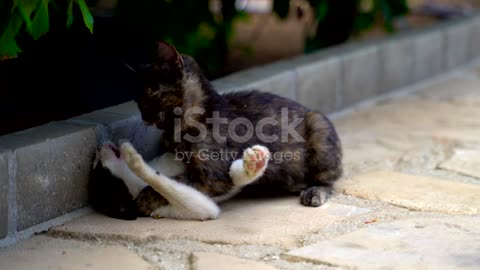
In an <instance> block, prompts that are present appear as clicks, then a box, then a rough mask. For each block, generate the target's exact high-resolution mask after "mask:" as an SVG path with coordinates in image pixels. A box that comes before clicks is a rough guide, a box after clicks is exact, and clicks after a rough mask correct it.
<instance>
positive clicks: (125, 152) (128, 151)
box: [120, 142, 144, 170]
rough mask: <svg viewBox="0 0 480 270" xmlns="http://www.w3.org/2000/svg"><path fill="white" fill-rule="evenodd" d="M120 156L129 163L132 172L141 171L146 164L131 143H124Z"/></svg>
mask: <svg viewBox="0 0 480 270" xmlns="http://www.w3.org/2000/svg"><path fill="white" fill-rule="evenodd" d="M120 156H121V157H122V158H123V159H124V160H125V162H127V164H128V166H129V167H130V169H132V170H139V169H141V168H142V166H143V164H144V161H143V158H142V156H141V155H140V154H139V153H138V152H137V150H135V148H134V147H133V145H132V144H131V143H129V142H124V143H122V145H121V146H120Z"/></svg>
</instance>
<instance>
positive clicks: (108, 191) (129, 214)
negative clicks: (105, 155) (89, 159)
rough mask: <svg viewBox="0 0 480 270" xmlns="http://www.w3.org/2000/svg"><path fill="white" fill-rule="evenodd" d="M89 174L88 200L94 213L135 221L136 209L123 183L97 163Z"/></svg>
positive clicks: (99, 162)
mask: <svg viewBox="0 0 480 270" xmlns="http://www.w3.org/2000/svg"><path fill="white" fill-rule="evenodd" d="M97 162H98V164H95V166H94V167H93V169H92V171H91V172H90V181H89V186H88V191H89V194H88V198H89V202H90V205H91V206H92V207H93V209H95V210H96V211H98V212H100V213H102V214H104V215H107V216H109V217H113V218H118V219H124V220H135V219H137V216H138V213H137V207H136V205H135V202H134V201H133V198H132V195H130V193H129V192H128V189H127V187H126V186H125V184H124V183H123V181H122V180H121V179H119V178H117V177H115V176H113V175H112V173H111V172H110V171H109V170H108V169H106V168H104V167H103V166H102V164H101V161H97Z"/></svg>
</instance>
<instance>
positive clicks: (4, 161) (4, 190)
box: [0, 149, 11, 239]
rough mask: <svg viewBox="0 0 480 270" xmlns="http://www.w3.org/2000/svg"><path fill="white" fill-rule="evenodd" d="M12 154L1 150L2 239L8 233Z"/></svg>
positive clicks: (0, 232) (0, 216)
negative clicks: (9, 166)
mask: <svg viewBox="0 0 480 270" xmlns="http://www.w3.org/2000/svg"><path fill="white" fill-rule="evenodd" d="M9 158H11V153H9V152H2V150H1V149H0V239H1V238H3V237H5V236H6V235H7V233H8V191H9V186H10V183H9V179H8V177H9V176H8V160H9Z"/></svg>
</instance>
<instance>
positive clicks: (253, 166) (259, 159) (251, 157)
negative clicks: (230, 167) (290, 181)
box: [243, 145, 270, 178]
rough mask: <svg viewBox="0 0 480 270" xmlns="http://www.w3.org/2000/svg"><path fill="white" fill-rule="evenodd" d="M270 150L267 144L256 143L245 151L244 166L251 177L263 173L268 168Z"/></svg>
mask: <svg viewBox="0 0 480 270" xmlns="http://www.w3.org/2000/svg"><path fill="white" fill-rule="evenodd" d="M269 158H270V151H269V150H268V148H266V147H265V146H261V145H254V146H252V147H250V148H247V149H246V150H245V151H244V152H243V168H244V169H245V173H246V174H247V176H248V177H250V178H256V177H258V176H260V175H262V174H263V173H264V172H265V169H266V168H267V164H268V159H269Z"/></svg>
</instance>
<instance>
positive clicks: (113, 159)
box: [94, 142, 121, 171]
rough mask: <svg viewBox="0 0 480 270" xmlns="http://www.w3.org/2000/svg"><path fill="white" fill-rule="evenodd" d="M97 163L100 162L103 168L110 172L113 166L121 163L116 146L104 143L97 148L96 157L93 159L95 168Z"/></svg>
mask: <svg viewBox="0 0 480 270" xmlns="http://www.w3.org/2000/svg"><path fill="white" fill-rule="evenodd" d="M98 161H100V162H101V164H102V166H103V167H104V168H108V169H110V171H112V170H114V169H115V166H116V165H118V163H119V162H120V161H121V159H120V151H119V150H118V148H117V146H116V145H115V144H114V143H112V142H105V143H104V144H102V145H101V146H99V147H98V148H97V155H96V157H95V164H94V167H96V165H97V163H98Z"/></svg>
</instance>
